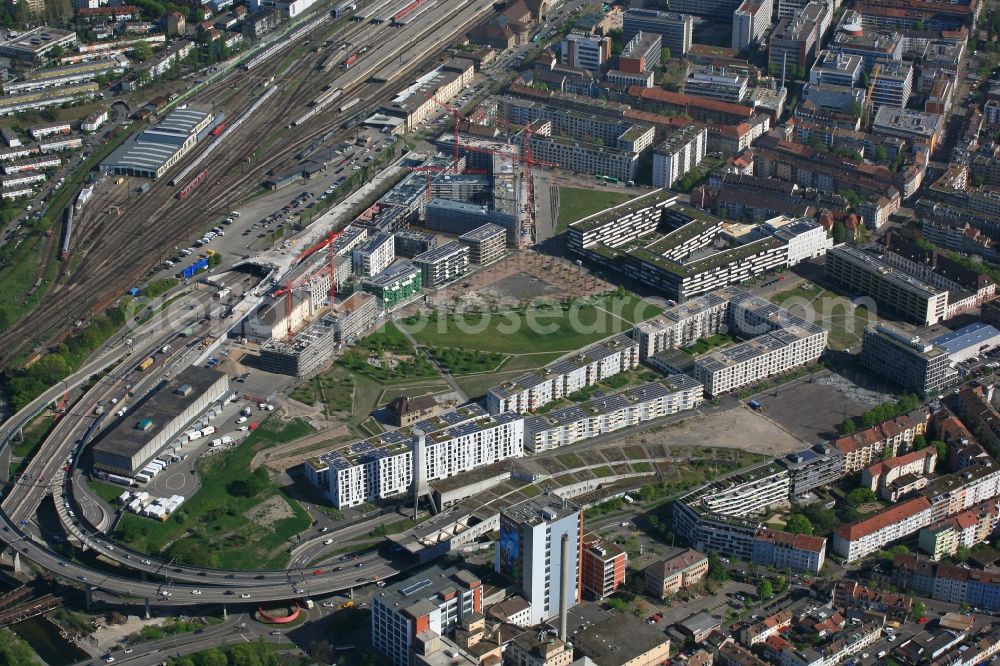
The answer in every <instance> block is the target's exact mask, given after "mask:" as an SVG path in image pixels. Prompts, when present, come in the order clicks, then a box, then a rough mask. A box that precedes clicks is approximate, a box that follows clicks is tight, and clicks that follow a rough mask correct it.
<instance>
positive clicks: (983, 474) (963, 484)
mask: <svg viewBox="0 0 1000 666" xmlns="http://www.w3.org/2000/svg"><path fill="white" fill-rule="evenodd" d="M920 494H921V495H922V496H924V497H926V498H927V499H928V500H929V501H930V503H931V522H937V521H939V520H943V519H944V518H947V517H948V516H955V515H957V514H959V513H962V512H963V511H968V510H969V509H972V508H973V507H974V506H977V505H979V504H982V503H983V502H987V501H991V500H993V498H995V497H997V496H998V495H1000V466H998V465H997V463H996V461H995V460H993V458H991V457H989V456H984V457H980V458H977V459H976V460H975V462H974V463H973V464H972V465H969V466H968V467H964V468H962V469H961V470H960V471H958V472H955V473H953V474H948V475H947V476H942V477H939V478H937V479H934V480H933V481H931V483H929V484H928V485H927V487H926V488H924V489H923V490H921V491H920Z"/></svg>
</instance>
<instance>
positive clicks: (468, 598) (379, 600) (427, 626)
mask: <svg viewBox="0 0 1000 666" xmlns="http://www.w3.org/2000/svg"><path fill="white" fill-rule="evenodd" d="M371 606H372V613H371V636H372V647H374V648H375V649H376V650H378V651H379V652H380V653H382V654H383V655H384V656H385V657H386V658H388V659H389V660H390V661H391V662H392V664H393V666H409V665H410V663H411V656H412V654H413V653H414V652H415V650H414V648H415V645H416V643H417V637H418V636H419V635H421V634H424V633H425V632H434V633H435V634H437V635H438V636H448V635H452V634H454V632H455V630H456V629H457V628H458V627H459V625H460V624H461V623H462V622H464V621H467V620H469V619H471V618H474V617H476V616H477V615H479V614H481V613H482V612H483V586H482V582H481V581H480V580H479V578H478V577H477V576H475V575H473V574H472V573H471V572H469V571H467V570H465V569H461V568H459V567H450V568H448V569H442V568H441V567H438V566H436V565H435V566H432V567H431V568H430V569H428V570H426V571H423V572H422V573H420V574H418V575H416V576H413V577H411V578H406V579H404V580H397V581H396V582H392V583H390V584H389V585H386V586H385V587H384V588H382V589H381V590H379V593H378V594H376V595H373V596H372V600H371Z"/></svg>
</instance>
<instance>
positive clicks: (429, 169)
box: [410, 166, 448, 202]
mask: <svg viewBox="0 0 1000 666" xmlns="http://www.w3.org/2000/svg"><path fill="white" fill-rule="evenodd" d="M410 171H413V172H416V173H422V174H424V176H425V178H426V181H427V192H426V193H425V195H424V197H425V199H426V200H427V202H430V200H431V174H432V173H446V172H447V171H448V170H447V169H445V168H444V167H436V166H418V167H410Z"/></svg>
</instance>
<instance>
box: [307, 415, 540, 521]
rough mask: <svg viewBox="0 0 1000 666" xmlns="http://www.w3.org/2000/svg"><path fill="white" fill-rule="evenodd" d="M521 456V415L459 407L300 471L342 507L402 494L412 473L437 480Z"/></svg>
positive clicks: (318, 459) (327, 455)
mask: <svg viewBox="0 0 1000 666" xmlns="http://www.w3.org/2000/svg"><path fill="white" fill-rule="evenodd" d="M415 451H416V455H414V452H415ZM522 455H524V420H523V419H522V418H521V417H520V415H518V414H500V415H497V416H490V415H484V414H483V413H482V409H481V408H472V407H462V408H458V409H455V410H452V411H449V412H443V413H441V414H438V415H436V416H433V417H431V418H428V419H425V420H423V421H419V422H417V423H416V424H414V425H413V426H411V427H408V428H400V429H399V430H393V431H390V432H387V433H383V434H381V435H376V436H375V437H370V438H369V439H366V440H362V441H359V442H355V443H354V444H352V445H350V446H349V447H347V448H343V449H338V450H336V451H331V452H329V453H325V454H323V455H321V456H318V457H316V458H311V459H310V460H308V461H306V463H304V465H303V470H304V471H305V475H306V478H307V479H309V481H310V482H312V483H313V484H314V485H315V486H317V487H318V488H320V490H322V491H324V492H325V493H326V495H327V498H328V499H329V500H330V501H331V502H333V504H334V505H335V506H336V507H337V508H344V507H352V506H358V505H359V504H363V503H364V502H366V501H372V500H376V499H386V498H388V497H399V496H402V495H404V494H405V493H407V492H408V491H409V490H410V489H411V484H412V483H413V478H414V473H415V472H416V473H417V474H419V475H420V477H419V478H420V479H422V480H425V481H435V480H438V479H446V478H448V477H451V476H454V475H456V474H459V473H462V472H468V471H471V470H473V469H478V468H480V467H485V466H486V465H490V464H493V463H496V462H500V461H501V460H507V459H509V458H520V457H521V456H522ZM415 460H416V464H418V465H419V466H420V468H419V469H417V470H414V469H413V467H414V464H415V463H414V461H415Z"/></svg>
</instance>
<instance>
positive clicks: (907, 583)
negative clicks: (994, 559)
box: [892, 553, 1000, 611]
mask: <svg viewBox="0 0 1000 666" xmlns="http://www.w3.org/2000/svg"><path fill="white" fill-rule="evenodd" d="M892 582H893V584H894V585H896V586H897V587H899V588H900V589H905V590H910V591H911V592H912V593H913V594H914V595H917V596H921V597H930V598H931V599H935V600H937V601H947V602H949V603H954V604H960V603H967V604H969V605H970V606H974V607H977V608H985V609H986V610H989V611H997V610H1000V575H998V574H996V573H991V572H987V571H976V570H973V569H965V568H963V567H959V566H955V565H951V564H941V563H934V562H931V561H930V560H928V559H927V558H924V557H921V556H919V555H911V554H909V553H907V554H903V555H897V556H896V557H895V558H894V559H893V561H892Z"/></svg>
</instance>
